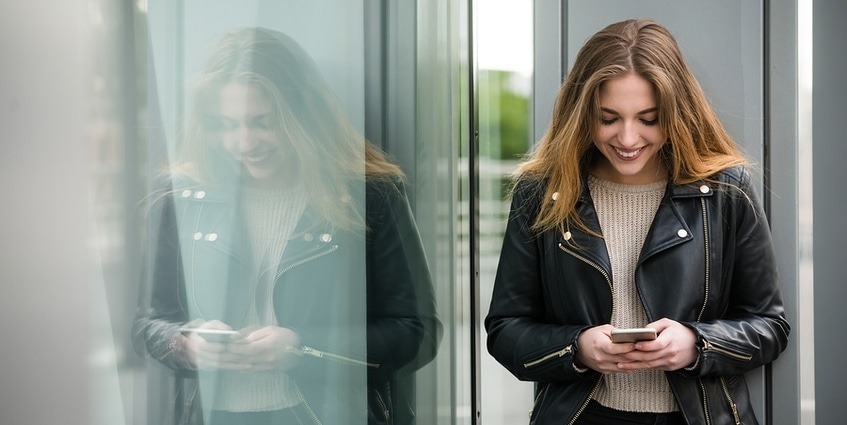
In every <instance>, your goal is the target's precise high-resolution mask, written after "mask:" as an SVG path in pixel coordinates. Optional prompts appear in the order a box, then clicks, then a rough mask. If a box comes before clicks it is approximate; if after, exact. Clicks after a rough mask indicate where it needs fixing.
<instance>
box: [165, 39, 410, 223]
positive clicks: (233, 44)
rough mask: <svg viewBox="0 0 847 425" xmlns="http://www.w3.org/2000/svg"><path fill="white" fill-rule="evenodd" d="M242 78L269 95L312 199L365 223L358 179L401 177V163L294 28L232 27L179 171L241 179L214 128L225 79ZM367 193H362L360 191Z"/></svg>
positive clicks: (199, 98) (201, 90) (175, 168)
mask: <svg viewBox="0 0 847 425" xmlns="http://www.w3.org/2000/svg"><path fill="white" fill-rule="evenodd" d="M231 82H240V83H245V84H249V85H252V86H254V87H256V88H258V89H259V90H260V91H261V92H262V93H264V94H265V95H266V96H267V98H268V99H269V101H270V103H271V105H272V108H273V116H274V119H273V120H271V121H273V122H272V125H273V126H274V130H275V131H277V133H278V134H280V135H281V137H283V138H284V139H285V140H288V141H290V142H291V147H292V148H293V149H294V151H295V152H296V155H297V159H298V160H299V169H300V179H301V180H302V181H303V182H305V184H306V193H307V198H308V203H309V205H311V206H313V207H314V208H315V209H316V210H317V211H318V212H319V213H320V214H321V215H322V216H323V217H324V219H325V220H327V221H329V222H330V223H332V224H333V225H336V226H338V227H341V228H346V229H351V228H361V227H362V226H361V224H362V223H363V222H362V217H361V213H360V212H358V211H357V210H356V205H355V203H354V202H340V201H343V200H351V197H352V196H353V194H352V193H351V189H352V186H355V183H356V182H364V181H365V180H366V179H371V180H372V179H384V180H390V179H394V178H401V177H402V175H403V173H402V171H401V170H400V168H399V167H397V166H396V165H394V164H393V163H391V162H390V161H389V160H388V159H387V157H386V156H385V154H384V153H383V152H382V151H380V150H379V149H378V148H376V147H375V146H373V145H372V144H371V143H369V142H368V141H367V140H365V138H364V137H363V136H362V135H361V134H360V133H359V132H357V131H356V130H355V128H354V127H353V125H352V124H351V123H350V121H349V120H348V118H347V117H346V115H345V114H344V112H343V111H342V109H341V106H340V104H339V101H338V99H337V98H336V97H335V95H334V94H333V93H332V92H331V90H330V89H329V88H328V85H327V84H326V83H325V82H324V80H323V78H322V77H321V75H320V72H319V71H318V68H317V66H316V65H315V64H314V62H313V61H312V59H311V57H310V56H309V55H308V54H307V53H306V52H305V51H304V50H303V49H302V47H300V45H299V44H298V43H297V42H296V41H294V40H293V39H292V38H290V37H289V36H287V35H285V34H282V33H280V32H277V31H273V30H269V29H264V28H246V29H240V30H237V31H234V32H231V33H229V34H227V35H226V36H224V38H223V39H222V40H221V41H220V43H219V44H218V45H217V47H216V49H215V51H214V53H213V54H212V56H211V57H210V59H209V61H208V63H207V66H206V68H205V71H204V73H203V74H202V75H201V76H200V79H199V81H198V82H197V87H196V90H195V95H194V99H193V104H192V105H193V107H192V109H191V111H190V113H189V116H188V119H187V122H186V127H185V130H184V134H183V137H182V140H181V145H180V146H179V149H178V154H177V159H176V161H175V163H174V164H173V165H172V166H171V172H172V173H178V174H182V175H186V176H187V177H189V178H191V179H193V180H195V181H197V182H200V183H203V184H209V185H213V186H225V185H227V184H229V183H232V182H233V181H237V179H238V178H239V177H238V171H237V170H236V168H237V167H234V166H233V164H232V160H231V158H229V157H228V156H227V155H226V154H225V153H224V151H223V148H222V145H221V143H219V138H218V137H217V136H216V135H215V128H214V127H215V124H214V112H213V110H210V109H209V107H210V106H213V105H217V102H219V97H218V96H219V92H220V89H221V87H223V86H224V85H226V84H228V83H231ZM357 196H363V195H361V194H360V195H357Z"/></svg>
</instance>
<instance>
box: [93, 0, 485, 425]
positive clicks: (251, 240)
mask: <svg viewBox="0 0 847 425" xmlns="http://www.w3.org/2000/svg"><path fill="white" fill-rule="evenodd" d="M92 15H93V16H95V19H96V21H97V22H98V25H96V31H97V32H96V34H95V37H94V39H96V40H97V44H96V47H97V49H96V52H95V55H96V61H98V62H100V61H102V62H103V63H106V64H107V66H106V67H103V68H102V69H98V71H97V72H96V73H95V75H94V76H93V81H94V91H95V93H94V97H95V99H96V100H97V104H96V106H97V108H95V109H94V110H93V113H92V117H93V122H95V123H96V124H97V129H98V133H97V135H98V138H97V139H95V140H94V142H95V147H96V151H97V156H96V158H95V160H96V162H97V163H98V164H99V165H98V167H97V174H96V175H95V176H94V179H93V181H94V184H95V190H96V191H95V193H94V197H93V200H94V204H95V207H96V209H97V211H98V213H97V222H98V226H97V233H96V234H97V238H96V239H97V241H98V243H97V245H96V247H95V248H96V249H95V251H96V252H97V253H98V254H99V255H100V258H101V263H100V264H99V265H100V267H101V268H102V279H98V280H97V281H96V282H95V284H94V287H93V289H94V294H96V295H98V297H96V300H97V302H96V303H95V304H94V306H93V316H92V324H93V327H94V335H95V338H94V339H93V341H92V345H93V346H92V352H93V353H95V354H97V355H96V356H95V358H96V359H97V362H96V363H95V366H96V367H95V368H94V369H93V375H92V379H93V382H94V385H93V387H92V388H93V389H92V394H91V398H92V403H93V407H92V410H91V411H92V416H93V418H92V423H103V424H114V423H139V424H141V423H165V422H168V421H172V420H174V418H177V419H181V418H196V417H202V418H203V419H204V421H205V422H206V423H209V422H212V423H213V422H214V421H216V420H221V421H226V420H229V419H228V418H229V417H230V415H233V414H235V415H238V414H240V413H232V412H254V413H250V414H251V415H256V414H258V415H270V416H267V417H268V418H274V416H273V415H276V414H277V413H266V412H270V411H277V412H279V411H286V412H288V411H290V412H293V413H292V414H302V415H305V416H306V417H308V418H310V420H311V419H318V420H320V421H322V422H324V423H327V422H329V423H334V422H337V421H335V420H333V418H341V417H344V418H345V419H344V421H345V422H344V423H360V422H361V423H365V422H366V421H369V420H374V415H384V414H386V412H389V411H390V414H391V415H392V416H393V417H392V418H391V420H392V421H393V423H401V424H402V423H408V424H411V423H470V421H471V420H472V416H473V415H472V413H471V411H472V405H473V403H472V401H471V386H472V384H471V376H472V374H471V373H470V372H469V371H470V369H471V363H472V362H471V360H470V359H471V356H470V353H471V351H472V347H471V345H472V338H471V332H470V327H471V323H472V320H471V316H470V308H469V307H468V306H469V303H470V302H471V298H472V295H471V291H470V290H469V285H468V284H467V283H468V282H470V280H471V274H470V268H471V265H470V253H469V252H468V250H467V247H468V246H469V236H468V235H469V233H470V232H469V231H468V229H469V228H470V221H469V220H468V217H469V216H470V215H469V210H468V206H467V200H468V198H469V196H470V192H469V189H468V186H467V185H466V182H465V181H463V180H462V179H461V177H460V176H461V175H462V173H463V172H464V173H466V172H467V167H466V164H467V163H466V162H464V161H466V160H467V157H466V156H463V152H465V153H466V152H467V151H468V146H469V145H470V140H469V139H470V138H469V136H468V135H469V134H470V133H469V128H470V125H469V119H470V118H469V117H470V115H469V112H468V111H469V104H470V95H469V93H470V90H469V88H468V84H469V75H470V62H469V61H468V59H467V55H468V42H469V36H468V25H469V24H468V23H469V19H468V17H469V7H468V5H467V4H460V3H456V2H421V3H420V4H416V3H415V2H388V1H369V0H365V1H355V2H350V1H346V0H345V1H335V2H318V3H302V2H293V1H292V2H279V1H250V2H237V3H235V2H228V1H211V2H210V1H194V0H184V1H178V2H164V1H161V2H149V3H148V2H143V1H141V2H136V3H135V4H132V5H120V6H119V5H115V4H112V2H107V1H101V2H99V3H98V4H96V5H94V6H92ZM317 114H321V115H317ZM366 140H367V142H366ZM366 143H369V144H371V146H373V147H374V148H375V149H372V148H366ZM377 149H378V150H380V151H382V152H383V154H377V153H374V152H377ZM286 154H287V155H289V157H294V158H297V160H294V161H292V160H286V159H285V155H286ZM383 156H384V158H382V157H383ZM289 170H296V171H289ZM462 170H464V171H462ZM286 176H287V177H286ZM292 177H293V179H292ZM287 181H296V182H299V183H291V184H288V183H286V182H287ZM262 182H264V183H273V184H271V185H270V186H267V185H265V184H263V183H262ZM380 182H382V183H380ZM389 188H393V189H391V190H389ZM297 199H299V201H298V200H297ZM267 202H271V203H273V204H274V205H273V206H268V205H265V206H262V204H266V203H267ZM298 204H299V206H298ZM321 205H324V206H325V207H326V208H325V209H321V208H322V207H320V206H321ZM285 211H288V213H285ZM289 213H290V214H289ZM313 213H314V215H312V214H313ZM286 216H289V217H288V218H286ZM278 234H281V235H282V236H279V235H278ZM270 235H277V236H270ZM345 249H346V252H345ZM403 288H405V289H403ZM245 293H246V295H245ZM392 294H393V295H392ZM230 330H234V331H236V334H234V335H225V336H223V338H224V339H223V340H222V341H218V340H212V338H221V337H220V336H219V335H220V334H224V333H227V332H228V331H230ZM197 337H199V338H200V339H197ZM257 341H258V342H261V341H268V342H269V343H275V344H276V347H277V350H268V351H266V352H265V354H266V355H277V357H276V358H272V359H270V358H268V357H266V356H265V355H263V354H261V353H259V354H257V352H251V350H252V349H249V348H248V347H250V346H251V345H252V346H253V347H254V349H256V350H258V349H260V348H261V347H260V346H259V345H257V344H256V342H257ZM215 344H217V345H215ZM280 348H281V350H280ZM210 351H218V353H217V354H215V355H214V356H211V357H208V354H209V352H210ZM280 351H282V352H283V353H285V354H284V355H282V356H279V355H278V353H279V352H280ZM271 352H273V353H277V354H270V353H271ZM221 370H223V371H221ZM251 371H254V372H261V373H252V374H251ZM266 376H270V378H268V377H266ZM195 390H196V393H195ZM348 390H349V391H348ZM196 394H200V395H199V396H198V395H196ZM256 394H258V395H256ZM198 402H199V403H198ZM347 407H349V408H347ZM222 412H223V413H222ZM256 412H258V413H256ZM354 412H355V413H354ZM364 412H366V413H364ZM285 414H289V413H285ZM192 420H193V419H192ZM269 420H272V419H269Z"/></svg>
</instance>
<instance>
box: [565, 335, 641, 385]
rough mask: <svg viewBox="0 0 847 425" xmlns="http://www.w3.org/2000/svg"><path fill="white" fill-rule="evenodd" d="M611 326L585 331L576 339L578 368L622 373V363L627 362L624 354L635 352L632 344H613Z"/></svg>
mask: <svg viewBox="0 0 847 425" xmlns="http://www.w3.org/2000/svg"><path fill="white" fill-rule="evenodd" d="M612 329H614V327H612V325H602V326H595V327H593V328H589V329H586V330H584V331H582V333H580V334H579V337H578V338H577V346H578V347H579V349H578V350H577V352H576V362H577V366H578V367H587V368H590V369H593V370H596V371H597V372H600V373H613V372H623V371H624V370H623V369H621V368H620V365H621V364H622V363H626V362H629V361H630V360H629V359H628V358H627V357H626V354H628V353H631V352H632V351H634V350H635V344H634V343H632V342H626V343H617V344H616V343H613V342H612V335H611V332H612Z"/></svg>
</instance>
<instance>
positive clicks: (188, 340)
mask: <svg viewBox="0 0 847 425" xmlns="http://www.w3.org/2000/svg"><path fill="white" fill-rule="evenodd" d="M185 327H186V328H191V329H214V330H232V327H230V326H229V325H227V324H226V323H224V322H221V321H220V320H210V321H208V322H204V321H193V322H190V323H188V324H187V325H186V326H185ZM178 338H184V342H185V348H186V354H187V355H188V360H189V362H191V364H192V365H193V366H194V367H196V368H197V369H200V370H244V369H247V368H249V367H250V365H249V364H245V363H244V362H243V357H242V356H240V355H237V354H234V353H232V352H231V351H230V350H228V349H227V346H228V345H230V344H238V343H240V341H239V340H238V339H234V340H233V341H232V342H214V341H208V340H206V339H204V338H203V337H202V336H201V335H200V333H198V332H187V333H183V334H181V335H179V336H178Z"/></svg>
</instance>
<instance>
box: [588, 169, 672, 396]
mask: <svg viewBox="0 0 847 425" xmlns="http://www.w3.org/2000/svg"><path fill="white" fill-rule="evenodd" d="M666 184H667V182H666V181H661V182H657V183H651V184H646V185H624V184H618V183H613V182H610V181H607V180H601V179H599V178H597V177H594V176H589V179H588V188H589V190H590V191H591V197H592V198H593V200H594V206H595V208H596V210H597V216H598V218H599V220H600V228H601V229H602V231H603V236H604V239H605V241H606V249H607V250H608V252H609V259H610V260H611V264H612V306H613V307H612V321H611V324H612V326H614V327H616V328H638V327H644V326H645V325H647V323H648V319H647V313H646V312H645V310H644V307H643V305H642V304H641V299H640V298H639V295H638V291H637V289H636V286H635V267H636V264H637V262H638V257H639V255H640V254H641V248H642V246H643V245H644V240H645V238H646V236H647V232H648V231H649V230H650V225H651V224H652V222H653V217H654V216H655V214H656V210H657V209H658V208H659V204H660V203H661V201H662V196H663V195H664V192H665V186H666ZM594 399H595V400H597V402H599V403H600V404H602V405H604V406H606V407H610V408H613V409H617V410H624V411H629V412H672V411H676V410H679V407H677V404H676V401H675V399H674V396H673V393H672V392H671V389H670V386H669V384H668V381H667V378H666V377H665V374H664V372H662V371H660V370H640V371H636V372H630V373H612V374H608V375H605V376H604V377H603V381H602V383H601V385H600V387H599V389H598V391H597V393H596V394H595V395H594Z"/></svg>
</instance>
